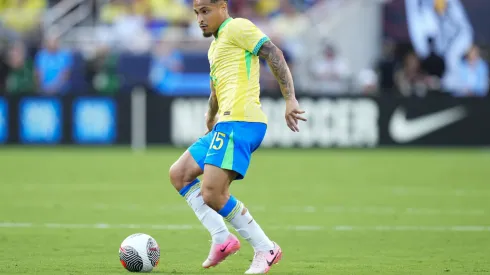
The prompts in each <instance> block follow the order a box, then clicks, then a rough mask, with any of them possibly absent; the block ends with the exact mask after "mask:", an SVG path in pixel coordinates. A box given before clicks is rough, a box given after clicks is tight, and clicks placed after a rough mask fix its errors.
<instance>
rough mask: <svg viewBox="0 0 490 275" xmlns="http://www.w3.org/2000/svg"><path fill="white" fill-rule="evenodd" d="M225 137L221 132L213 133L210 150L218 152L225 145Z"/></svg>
mask: <svg viewBox="0 0 490 275" xmlns="http://www.w3.org/2000/svg"><path fill="white" fill-rule="evenodd" d="M225 139H226V135H225V134H224V133H221V132H216V133H214V136H213V141H211V148H210V149H213V150H217V151H218V150H220V149H221V148H223V145H225Z"/></svg>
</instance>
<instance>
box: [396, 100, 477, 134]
mask: <svg viewBox="0 0 490 275" xmlns="http://www.w3.org/2000/svg"><path fill="white" fill-rule="evenodd" d="M466 115H467V112H466V110H465V108H464V107H462V106H457V107H453V108H450V109H446V110H443V111H439V112H436V113H432V114H428V115H423V116H420V117H417V118H414V119H410V120H408V119H407V116H406V112H405V109H404V108H403V107H400V108H398V109H396V110H395V112H394V113H393V115H392V117H391V120H390V124H389V132H390V135H391V138H392V139H393V140H394V141H396V142H398V143H407V142H410V141H413V140H416V139H418V138H421V137H423V136H426V135H428V134H430V133H433V132H436V131H437V130H440V129H442V128H444V127H446V126H448V125H451V124H453V123H455V122H457V121H459V120H462V119H463V118H464V117H465V116H466Z"/></svg>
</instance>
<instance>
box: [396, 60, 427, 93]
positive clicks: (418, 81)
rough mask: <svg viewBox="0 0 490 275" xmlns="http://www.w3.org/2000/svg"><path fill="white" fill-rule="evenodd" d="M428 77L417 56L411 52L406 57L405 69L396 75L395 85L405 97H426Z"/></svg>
mask: <svg viewBox="0 0 490 275" xmlns="http://www.w3.org/2000/svg"><path fill="white" fill-rule="evenodd" d="M425 80H426V77H425V75H424V73H423V71H422V69H421V67H420V61H419V59H418V58H417V56H416V55H415V54H414V53H413V52H410V53H409V54H407V56H406V57H405V60H404V63H403V68H401V69H399V70H398V71H397V72H396V73H395V83H396V87H397V89H398V91H399V92H400V93H401V94H402V95H403V96H407V97H408V96H414V95H415V96H420V97H422V96H425V95H426V94H427V85H426V83H425Z"/></svg>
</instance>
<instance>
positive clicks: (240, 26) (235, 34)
mask: <svg viewBox="0 0 490 275" xmlns="http://www.w3.org/2000/svg"><path fill="white" fill-rule="evenodd" d="M233 21H234V22H233V25H232V26H230V27H231V28H230V37H231V41H232V42H233V43H234V44H235V45H237V46H238V47H240V48H242V49H245V50H247V51H249V52H251V53H252V54H253V55H258V54H259V50H260V48H261V47H262V45H264V43H265V42H267V41H269V40H270V39H269V37H268V36H267V35H265V34H264V33H263V32H262V31H261V30H260V29H259V28H258V27H257V26H255V25H254V24H253V23H252V22H251V21H250V20H247V19H242V18H240V19H235V20H233Z"/></svg>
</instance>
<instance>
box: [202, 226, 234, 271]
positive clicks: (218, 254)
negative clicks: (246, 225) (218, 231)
mask: <svg viewBox="0 0 490 275" xmlns="http://www.w3.org/2000/svg"><path fill="white" fill-rule="evenodd" d="M239 249H240V241H239V240H238V238H237V237H236V236H235V235H233V234H230V236H228V239H226V241H225V242H224V243H222V244H212V245H211V251H209V256H208V258H207V259H206V261H204V263H202V267H204V268H210V267H213V266H217V265H218V264H220V263H221V262H222V261H224V260H225V259H226V257H228V256H230V255H232V254H235V253H236V252H237V251H238V250H239Z"/></svg>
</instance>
